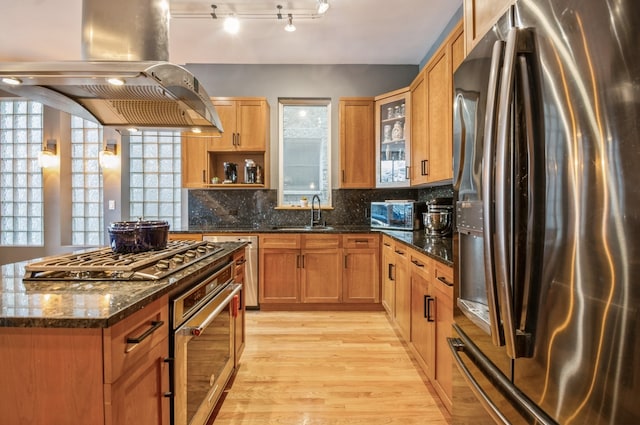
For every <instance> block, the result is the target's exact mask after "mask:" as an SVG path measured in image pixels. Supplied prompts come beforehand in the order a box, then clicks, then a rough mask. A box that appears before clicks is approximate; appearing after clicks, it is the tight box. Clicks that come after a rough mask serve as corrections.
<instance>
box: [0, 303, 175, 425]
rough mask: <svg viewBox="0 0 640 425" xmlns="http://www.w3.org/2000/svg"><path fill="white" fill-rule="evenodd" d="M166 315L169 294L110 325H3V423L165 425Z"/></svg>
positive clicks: (0, 405)
mask: <svg viewBox="0 0 640 425" xmlns="http://www.w3.org/2000/svg"><path fill="white" fill-rule="evenodd" d="M168 315H169V313H168V299H167V297H166V296H165V297H162V298H160V299H158V300H156V301H154V302H153V303H151V304H149V305H148V306H146V307H145V308H143V309H142V310H139V311H137V312H136V313H134V314H132V315H131V316H129V317H128V318H126V319H125V320H123V321H121V322H118V323H117V324H115V325H114V326H113V327H111V328H106V329H100V328H0V358H1V359H2V361H1V362H0V376H2V385H1V386H0V412H2V415H3V416H2V421H3V423H11V424H14V423H15V424H18V423H19V424H25V425H30V424H45V423H46V424H49V423H55V424H70V425H73V424H78V425H79V424H89V423H91V424H105V425H119V424H124V423H136V424H142V425H168V424H169V420H170V418H169V413H170V412H169V399H168V398H166V397H164V393H165V392H168V391H169V371H168V363H166V362H165V360H166V359H167V358H168V356H169V342H168V335H169V333H168V332H169V331H168V327H169V321H168ZM145 331H151V332H150V333H149V336H148V337H146V338H140V339H141V341H140V342H139V343H127V338H129V337H140V336H141V335H142V334H143V333H145ZM34 347H36V348H35V349H34Z"/></svg>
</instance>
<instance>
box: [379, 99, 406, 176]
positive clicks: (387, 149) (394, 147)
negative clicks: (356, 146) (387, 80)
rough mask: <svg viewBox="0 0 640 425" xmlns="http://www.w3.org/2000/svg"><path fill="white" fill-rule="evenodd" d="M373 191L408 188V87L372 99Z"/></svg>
mask: <svg viewBox="0 0 640 425" xmlns="http://www.w3.org/2000/svg"><path fill="white" fill-rule="evenodd" d="M375 108H376V187H405V186H409V175H408V166H409V161H410V157H411V149H410V143H411V116H412V114H411V110H412V109H411V98H410V91H409V87H405V88H403V89H399V90H396V91H393V92H390V93H385V94H382V95H380V96H376V105H375Z"/></svg>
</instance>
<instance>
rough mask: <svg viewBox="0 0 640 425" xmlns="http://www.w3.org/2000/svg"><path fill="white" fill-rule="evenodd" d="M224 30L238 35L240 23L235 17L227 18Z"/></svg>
mask: <svg viewBox="0 0 640 425" xmlns="http://www.w3.org/2000/svg"><path fill="white" fill-rule="evenodd" d="M224 30H225V31H226V32H228V33H229V34H237V33H238V31H240V21H239V20H238V18H236V16H235V15H231V16H227V18H226V19H225V20H224Z"/></svg>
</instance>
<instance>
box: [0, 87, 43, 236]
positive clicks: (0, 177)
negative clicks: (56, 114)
mask: <svg viewBox="0 0 640 425" xmlns="http://www.w3.org/2000/svg"><path fill="white" fill-rule="evenodd" d="M42 110H43V108H42V104H40V103H37V102H32V101H28V100H17V99H5V100H2V101H0V197H1V198H0V245H3V246H41V245H43V239H44V235H43V230H44V229H43V227H44V226H43V223H44V218H43V203H42V199H43V193H42V185H43V182H42V169H41V168H40V167H39V165H38V152H40V151H41V150H42V144H43V141H42Z"/></svg>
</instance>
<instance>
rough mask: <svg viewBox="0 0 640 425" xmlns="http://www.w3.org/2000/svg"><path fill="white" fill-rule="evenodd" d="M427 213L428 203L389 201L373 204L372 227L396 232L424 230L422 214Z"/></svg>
mask: <svg viewBox="0 0 640 425" xmlns="http://www.w3.org/2000/svg"><path fill="white" fill-rule="evenodd" d="M423 212H427V204H426V202H417V201H409V200H387V201H384V202H372V203H371V227H379V228H383V229H396V230H418V229H420V228H422V213H423Z"/></svg>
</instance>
